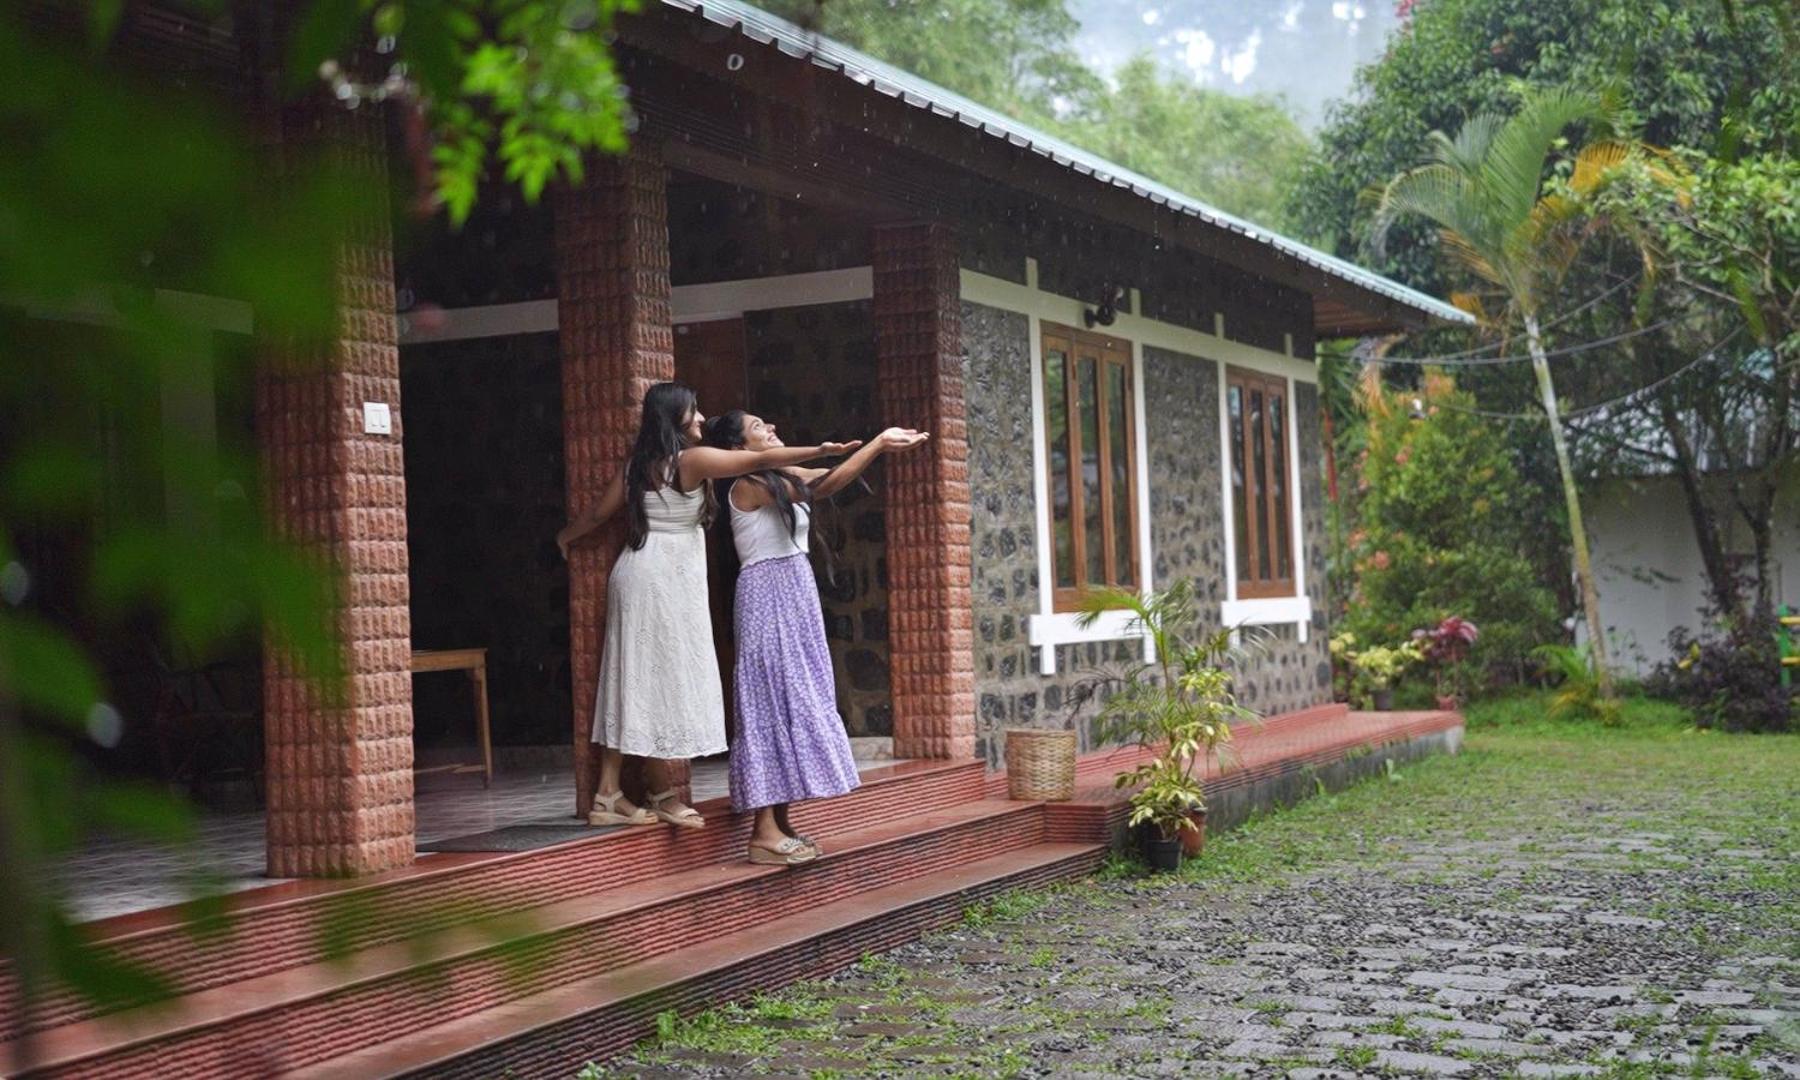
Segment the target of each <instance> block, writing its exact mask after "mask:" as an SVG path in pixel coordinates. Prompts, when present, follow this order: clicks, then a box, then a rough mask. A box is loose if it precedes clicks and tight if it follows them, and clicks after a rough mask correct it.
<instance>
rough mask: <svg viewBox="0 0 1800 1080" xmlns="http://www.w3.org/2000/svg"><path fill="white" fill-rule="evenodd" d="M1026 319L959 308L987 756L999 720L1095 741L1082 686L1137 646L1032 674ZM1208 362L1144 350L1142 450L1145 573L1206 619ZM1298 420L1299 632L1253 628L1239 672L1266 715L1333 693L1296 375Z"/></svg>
mask: <svg viewBox="0 0 1800 1080" xmlns="http://www.w3.org/2000/svg"><path fill="white" fill-rule="evenodd" d="M1029 332H1030V331H1029V322H1028V320H1027V318H1026V317H1025V316H1024V315H1021V314H1017V313H1014V312H1007V311H999V310H996V309H993V308H989V307H984V306H982V305H978V304H964V305H963V341H964V347H965V355H964V385H965V386H966V387H967V393H968V410H969V463H970V487H971V499H972V504H973V507H974V510H975V514H974V524H973V532H972V542H973V545H974V561H973V577H972V588H971V592H972V602H973V604H974V614H975V679H976V702H977V750H978V753H979V754H980V755H981V756H983V757H985V758H987V760H988V761H990V762H993V763H998V762H999V760H1000V759H1001V756H1002V754H1003V752H1004V749H1003V740H1002V738H1001V733H1002V732H1003V731H1004V729H1006V728H1008V727H1042V728H1067V727H1071V726H1073V727H1074V728H1075V729H1076V730H1077V731H1078V732H1079V733H1080V743H1081V748H1082V750H1083V751H1084V752H1085V751H1087V750H1089V749H1092V748H1093V738H1092V732H1091V730H1090V724H1089V723H1088V721H1089V720H1090V719H1091V714H1092V711H1093V710H1092V703H1091V701H1089V700H1088V698H1087V696H1086V695H1085V694H1084V693H1083V692H1082V688H1083V684H1084V683H1087V682H1089V681H1091V679H1092V678H1093V673H1094V671H1095V669H1096V668H1098V667H1115V666H1116V665H1117V664H1119V663H1121V662H1126V661H1129V660H1130V659H1132V658H1133V657H1134V656H1135V655H1137V646H1136V644H1135V643H1126V642H1105V643H1088V644H1080V645H1064V646H1059V647H1058V649H1057V658H1056V669H1057V670H1056V674H1054V675H1048V676H1046V675H1042V674H1040V673H1039V667H1038V650H1037V649H1035V648H1033V647H1032V646H1030V645H1029V644H1028V643H1027V641H1028V627H1029V619H1030V617H1031V616H1032V615H1033V614H1034V613H1036V612H1037V610H1038V573H1037V528H1036V515H1035V507H1034V502H1033V498H1034V495H1033V478H1032V457H1033V435H1032V424H1031V419H1032V418H1031V390H1032V388H1031V343H1030V339H1029ZM1218 380H1219V368H1218V365H1217V364H1216V363H1214V362H1213V361H1210V360H1205V359H1201V358H1198V357H1192V356H1185V355H1182V354H1179V353H1174V352H1168V351H1165V350H1161V349H1156V348H1146V349H1145V350H1144V391H1145V406H1146V409H1145V411H1146V420H1147V429H1146V436H1147V438H1146V443H1147V449H1148V452H1149V454H1150V461H1149V465H1150V470H1149V471H1150V521H1149V523H1148V527H1149V529H1150V538H1151V553H1152V560H1153V561H1152V567H1153V578H1152V580H1153V583H1154V584H1155V586H1156V587H1158V588H1166V587H1168V586H1169V585H1171V584H1173V583H1174V582H1176V581H1178V580H1181V579H1184V578H1186V579H1191V580H1193V581H1194V583H1195V586H1196V593H1197V596H1198V599H1199V608H1200V611H1201V613H1202V614H1203V615H1206V614H1208V613H1210V615H1211V618H1210V621H1209V625H1211V626H1217V624H1218V612H1219V605H1220V603H1221V602H1222V601H1223V600H1224V599H1225V576H1224V575H1225V572H1226V571H1225V553H1224V529H1223V527H1224V515H1223V510H1222V507H1221V505H1220V499H1221V487H1220V474H1219V468H1220V462H1219V455H1220V446H1219V427H1218V424H1219V408H1218V394H1219V391H1218V387H1219V383H1218ZM1295 401H1296V405H1297V407H1298V410H1299V414H1300V422H1299V426H1298V429H1297V435H1298V437H1299V441H1300V446H1301V454H1300V483H1301V498H1302V508H1303V521H1302V523H1301V528H1302V535H1303V537H1304V543H1305V545H1306V552H1305V557H1306V560H1307V563H1306V565H1307V591H1308V593H1309V594H1310V595H1311V596H1312V598H1313V604H1314V611H1315V614H1314V620H1313V626H1312V632H1311V635H1310V640H1309V641H1308V642H1307V643H1306V644H1301V643H1300V642H1299V641H1298V635H1296V634H1295V633H1294V632H1293V628H1292V627H1287V628H1279V629H1275V630H1273V631H1271V632H1266V633H1259V634H1257V635H1255V637H1254V639H1253V640H1255V641H1256V643H1257V647H1256V649H1255V651H1254V652H1253V653H1252V655H1251V657H1250V658H1249V659H1247V660H1246V661H1244V662H1243V663H1242V664H1241V667H1240V670H1239V671H1237V672H1236V675H1237V679H1236V685H1237V691H1238V694H1239V696H1240V699H1241V700H1242V701H1243V703H1244V704H1245V705H1246V706H1248V707H1250V708H1252V709H1254V710H1256V711H1257V712H1259V713H1263V714H1265V715H1268V714H1274V713H1281V712H1289V711H1292V710H1296V709H1301V708H1305V707H1307V706H1309V705H1317V704H1322V703H1324V702H1326V701H1329V700H1330V693H1331V690H1330V685H1331V684H1330V668H1329V663H1328V661H1327V654H1326V641H1325V624H1324V581H1325V551H1324V540H1325V536H1324V528H1325V525H1324V517H1325V507H1324V502H1323V498H1324V495H1323V490H1322V487H1323V485H1322V481H1321V478H1320V475H1319V464H1320V452H1321V449H1320V448H1321V445H1322V444H1321V443H1320V426H1319V421H1318V394H1317V390H1316V389H1315V388H1314V387H1312V386H1310V385H1307V384H1298V389H1297V391H1296V397H1295Z"/></svg>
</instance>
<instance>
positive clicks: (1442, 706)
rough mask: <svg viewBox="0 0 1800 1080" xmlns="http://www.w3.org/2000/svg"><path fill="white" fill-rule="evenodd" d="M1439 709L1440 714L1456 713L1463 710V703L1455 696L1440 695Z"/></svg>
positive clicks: (1438, 700)
mask: <svg viewBox="0 0 1800 1080" xmlns="http://www.w3.org/2000/svg"><path fill="white" fill-rule="evenodd" d="M1437 707H1438V710H1439V711H1440V712H1455V711H1456V710H1458V709H1460V708H1462V702H1461V701H1458V700H1457V698H1456V695H1455V694H1439V695H1438V699H1437Z"/></svg>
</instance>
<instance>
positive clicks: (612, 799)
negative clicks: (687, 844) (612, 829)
mask: <svg viewBox="0 0 1800 1080" xmlns="http://www.w3.org/2000/svg"><path fill="white" fill-rule="evenodd" d="M624 797H625V793H624V792H623V791H615V792H613V793H612V794H611V795H600V794H597V793H596V794H595V795H594V808H593V810H592V811H590V812H589V813H588V824H589V825H654V824H656V815H655V814H652V813H651V812H650V811H648V810H646V809H644V808H643V807H641V806H634V807H632V808H631V813H629V814H621V813H619V800H620V799H622V798H624Z"/></svg>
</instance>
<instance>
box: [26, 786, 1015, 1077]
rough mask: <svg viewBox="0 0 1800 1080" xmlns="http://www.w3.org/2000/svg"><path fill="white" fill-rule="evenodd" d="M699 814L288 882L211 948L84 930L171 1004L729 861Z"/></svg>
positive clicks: (730, 854)
mask: <svg viewBox="0 0 1800 1080" xmlns="http://www.w3.org/2000/svg"><path fill="white" fill-rule="evenodd" d="M985 772H986V767H985V765H984V764H983V763H982V762H980V761H955V762H945V761H912V762H901V763H897V764H895V765H893V766H889V767H884V768H881V769H877V770H871V771H870V772H868V773H865V774H864V777H863V785H862V786H861V787H859V788H858V789H857V790H856V791H853V792H851V793H850V794H848V795H844V796H842V797H840V798H836V799H831V800H827V801H823V802H820V803H818V804H807V805H801V806H798V807H796V808H795V811H794V822H795V825H796V827H798V828H800V829H801V830H802V831H804V832H806V833H807V834H808V835H812V836H815V837H817V838H818V839H819V840H820V841H821V842H824V843H826V845H827V846H828V847H829V846H832V842H833V841H835V840H836V839H838V838H840V837H842V836H844V835H845V834H846V832H847V831H848V830H851V829H861V828H865V827H867V826H870V825H874V824H879V823H881V822H886V821H892V820H895V819H896V818H900V817H905V816H907V815H910V814H913V813H916V812H917V811H918V810H919V808H921V807H930V806H948V805H956V804H959V803H965V802H970V801H973V800H978V799H981V798H982V797H983V791H982V788H983V783H982V782H983V778H984V775H985ZM698 808H699V809H700V810H701V811H702V812H704V813H705V814H706V815H707V827H706V828H704V829H698V830H693V831H687V830H677V829H673V828H670V827H668V826H660V825H659V826H655V827H646V828H634V829H629V830H615V831H608V832H603V833H602V832H596V834H595V835H593V836H591V837H583V838H581V839H578V840H573V841H570V842H568V843H564V844H558V845H555V846H552V847H547V848H540V849H537V850H534V851H525V852H515V853H497V854H474V855H468V854H463V855H438V856H432V857H429V858H426V859H423V860H421V862H420V863H419V864H418V865H416V866H412V867H408V868H406V869H404V870H397V871H391V872H389V873H386V874H379V875H375V876H372V877H369V878H364V879H360V880H357V881H354V882H347V881H314V882H296V883H291V884H284V885H275V886H272V887H270V888H268V889H260V890H254V891H252V892H249V893H245V894H238V895H235V896H232V897H229V898H227V900H226V905H227V910H228V911H229V912H230V921H229V925H228V928H227V932H225V933H222V934H218V935H211V936H197V935H195V934H194V933H193V931H192V929H191V928H190V927H188V926H187V925H186V924H185V923H184V922H183V920H182V919H181V918H180V917H179V915H178V913H177V912H175V911H173V910H169V911H162V912H153V913H144V914H141V915H128V916H123V917H120V918H117V919H109V920H104V921H102V922H100V923H96V924H92V925H91V926H89V927H87V928H86V929H88V931H89V932H90V933H91V934H92V935H93V936H94V937H95V938H96V939H97V940H99V941H101V942H104V943H105V944H106V945H107V946H108V947H109V948H111V949H114V950H116V952H117V954H118V955H119V956H120V957H121V958H123V959H126V960H129V961H132V962H136V963H141V964H144V965H146V966H148V967H150V968H152V969H153V970H156V971H158V972H160V973H163V974H164V975H165V977H166V978H167V979H168V980H169V981H170V983H171V986H172V989H173V990H174V991H175V992H176V993H178V994H191V993H194V992H196V991H201V990H206V989H209V988H212V987H218V986H224V985H226V984H229V983H232V982H235V981H237V980H240V979H244V978H248V977H251V976H260V975H267V974H269V973H272V972H276V971H281V970H285V969H288V968H293V967H298V966H301V965H304V964H309V963H313V962H316V961H318V960H320V959H322V958H323V957H324V956H325V955H326V942H327V941H328V940H329V941H330V942H332V943H333V944H334V946H335V950H336V952H337V953H338V954H342V953H344V952H352V951H356V950H361V949H367V948H371V947H374V946H378V945H381V944H384V943H388V942H394V941H399V940H403V939H407V938H412V937H417V936H418V935H420V934H425V933H430V932H432V931H434V930H438V929H442V928H444V927H447V926H453V925H457V924H459V923H467V922H469V921H471V920H476V919H491V918H496V917H502V916H504V915H506V914H508V913H511V912H517V911H520V910H523V909H527V908H532V907H538V906H541V905H544V904H548V903H554V902H557V901H561V900H566V899H571V898H574V897H579V896H585V895H590V894H593V893H596V892H600V891H604V890H608V889H613V888H617V887H619V886H621V885H627V884H631V883H633V882H637V881H642V880H644V879H646V878H647V877H653V876H667V875H668V874H671V873H677V872H680V871H683V870H688V869H693V868H697V867H702V866H707V865H710V864H713V863H718V862H723V861H726V860H729V859H732V858H734V857H736V856H738V855H741V853H742V851H743V848H744V844H745V842H746V839H747V837H748V835H749V827H750V826H749V820H750V819H749V817H748V815H734V814H732V813H731V812H730V806H729V801H728V800H725V799H712V800H707V801H706V802H703V803H700V804H699V807H698ZM570 820H571V822H573V821H574V819H573V818H571V819H570ZM94 1015H96V1010H95V1009H94V1007H93V1006H91V1005H90V1004H88V1003H87V1002H85V1001H83V1000H82V999H79V998H77V997H75V996H73V995H68V994H60V995H56V996H53V997H50V998H48V999H46V1000H43V1001H40V1002H39V1003H38V1005H37V1007H36V1008H35V1009H34V1010H33V1013H32V1017H31V1020H32V1022H31V1025H30V1029H29V1030H33V1031H43V1030H47V1029H50V1028H52V1027H55V1026H58V1025H62V1024H68V1023H71V1022H73V1021H77V1020H81V1019H85V1018H88V1017H91V1016H94ZM23 1019H24V1018H23V1015H22V1010H21V1008H20V1004H19V998H18V995H17V992H16V987H15V986H14V984H13V982H12V980H11V978H10V975H9V974H8V973H7V972H6V970H5V969H4V968H3V967H0V1043H4V1042H6V1041H8V1040H11V1039H14V1038H17V1037H18V1036H19V1035H20V1034H22V1033H23V1032H24V1031H25V1030H26V1028H25V1026H24V1024H23Z"/></svg>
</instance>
